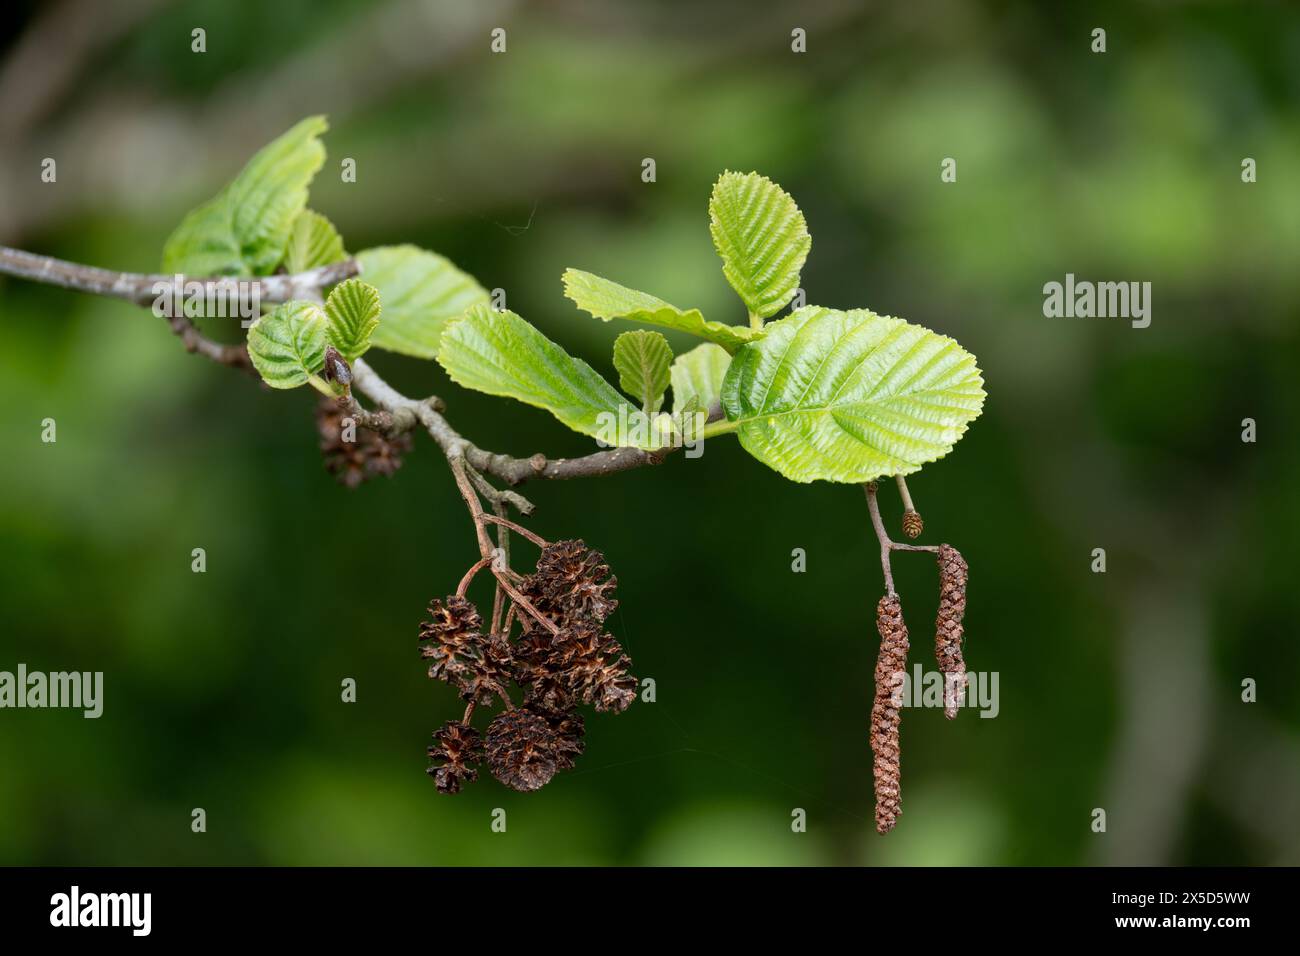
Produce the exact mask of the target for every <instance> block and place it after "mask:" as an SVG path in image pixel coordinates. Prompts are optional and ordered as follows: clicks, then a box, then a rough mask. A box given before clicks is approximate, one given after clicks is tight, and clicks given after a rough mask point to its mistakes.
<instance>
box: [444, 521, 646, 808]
mask: <svg viewBox="0 0 1300 956" xmlns="http://www.w3.org/2000/svg"><path fill="white" fill-rule="evenodd" d="M616 586H617V580H616V579H615V578H614V577H613V576H612V575H611V573H610V569H609V566H608V565H607V564H606V563H605V559H604V557H603V556H602V555H601V553H600V552H599V551H593V550H591V549H590V548H588V547H587V546H586V545H585V544H584V543H583V542H582V541H556V542H554V543H548V544H544V546H543V547H542V553H541V557H540V558H539V559H538V561H537V570H536V572H534V573H533V574H529V575H527V576H525V577H523V578H520V579H519V584H518V592H519V594H520V595H521V596H522V597H523V598H524V599H525V601H526V604H525V603H524V602H515V606H514V607H513V608H512V611H511V613H508V614H506V615H505V619H504V623H503V625H502V627H501V630H500V632H497V633H493V632H491V629H490V628H489V629H487V630H485V629H484V627H483V618H482V616H481V615H480V614H479V612H478V610H477V608H475V607H474V605H473V604H472V603H470V601H469V600H467V599H466V598H465V597H464V595H463V594H453V595H451V596H450V597H447V598H443V599H435V600H434V601H432V602H431V603H430V604H429V617H428V619H427V620H426V621H425V622H424V623H423V624H421V625H420V642H421V646H420V654H421V656H422V657H423V658H425V659H426V660H428V661H429V677H430V678H433V679H435V680H441V681H446V682H447V683H448V684H451V685H453V686H454V687H456V688H457V689H458V690H459V691H460V696H461V697H462V698H463V699H464V700H465V701H466V702H467V707H466V711H465V716H464V717H463V718H462V719H461V720H453V721H448V722H447V723H446V724H444V725H443V726H442V727H441V728H439V729H438V730H437V731H435V732H434V735H433V737H434V743H433V745H432V746H430V747H429V756H430V757H431V758H432V759H433V764H432V765H431V766H430V767H429V771H428V772H429V775H430V776H431V777H433V779H434V782H435V783H436V784H437V787H438V791H439V792H440V793H458V792H459V791H460V789H461V787H462V785H464V784H466V783H472V782H473V781H474V780H476V779H478V768H479V766H480V765H482V764H486V765H487V768H488V770H489V771H491V773H492V776H494V777H496V778H497V780H499V781H501V783H503V784H505V785H506V786H507V787H510V788H511V789H513V790H520V791H531V790H537V789H538V788H540V787H543V786H545V785H546V784H547V783H549V782H550V780H551V778H552V777H554V776H555V774H556V773H558V772H559V771H561V770H568V769H570V768H572V767H573V766H574V761H575V760H576V759H577V758H578V756H580V755H581V754H582V752H583V748H584V744H583V739H582V738H583V733H584V723H583V717H582V714H580V713H579V712H578V710H577V708H578V706H579V705H580V704H587V705H590V706H592V707H594V708H595V709H596V710H597V711H614V712H616V713H617V712H622V711H624V710H626V709H627V708H628V706H629V705H630V704H631V703H632V701H633V699H635V697H636V690H637V681H636V678H635V677H633V676H632V675H631V674H630V673H629V671H628V668H629V667H630V666H631V661H630V660H628V657H627V655H626V654H625V653H623V649H622V647H621V646H620V645H619V644H618V642H617V641H615V640H614V638H613V637H611V636H610V635H609V634H608V633H606V632H605V629H604V622H605V620H606V618H608V617H609V615H610V614H612V613H613V611H614V609H615V608H616V607H618V602H617V601H616V600H615V599H614V590H615V588H616ZM516 620H518V622H519V624H520V626H521V633H520V634H519V636H518V637H517V638H515V639H512V637H511V631H512V630H513V629H514V628H513V623H514V622H515V621H516ZM511 685H514V686H515V687H516V689H518V690H522V692H523V699H522V703H521V704H519V705H516V704H515V703H514V701H513V700H512V698H511V696H510V686H511ZM496 703H500V704H501V705H502V706H503V707H504V708H505V709H504V712H503V713H501V714H499V715H498V716H497V717H496V718H495V719H493V720H492V722H491V723H490V724H489V725H488V728H487V731H486V733H485V734H480V733H479V731H478V730H476V729H475V728H474V727H473V726H472V725H471V724H470V719H471V717H472V716H473V713H474V711H475V709H476V708H481V707H488V706H492V705H494V704H496Z"/></svg>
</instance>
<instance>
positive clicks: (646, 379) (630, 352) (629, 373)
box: [614, 329, 673, 414]
mask: <svg viewBox="0 0 1300 956" xmlns="http://www.w3.org/2000/svg"><path fill="white" fill-rule="evenodd" d="M672 363H673V350H672V349H671V348H669V346H668V340H667V339H666V338H664V337H663V336H662V335H660V334H659V333H658V332H650V331H647V330H645V329H637V330H636V331H635V332H624V333H623V334H622V335H620V336H619V337H618V338H616V339H615V340H614V368H616V369H617V370H618V384H619V387H621V388H622V389H623V391H625V392H627V393H628V394H629V395H631V396H632V397H633V398H635V399H636V400H637V401H639V402H640V403H641V410H642V411H644V412H646V413H647V414H648V413H652V412H657V411H659V408H660V407H661V406H662V405H663V403H664V392H665V391H667V390H668V380H669V379H668V368H669V366H671V365H672Z"/></svg>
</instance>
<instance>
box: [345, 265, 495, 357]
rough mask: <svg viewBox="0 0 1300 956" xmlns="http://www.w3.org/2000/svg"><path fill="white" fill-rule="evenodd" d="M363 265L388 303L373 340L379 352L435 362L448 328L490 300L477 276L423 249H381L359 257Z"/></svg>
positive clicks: (368, 278)
mask: <svg viewBox="0 0 1300 956" xmlns="http://www.w3.org/2000/svg"><path fill="white" fill-rule="evenodd" d="M357 261H358V262H359V263H360V264H361V275H362V276H363V277H364V278H365V280H366V281H367V282H369V283H370V284H371V285H373V286H374V287H375V288H376V289H378V290H379V295H380V297H381V299H382V301H383V303H384V321H383V322H382V323H381V324H380V326H379V328H377V329H376V330H375V334H374V336H373V338H372V340H371V344H373V345H374V346H375V347H376V348H381V349H387V350H388V351H390V352H400V353H402V354H403V355H414V356H415V357H416V358H433V357H434V356H435V355H437V354H438V338H439V336H440V335H441V334H442V330H443V327H444V326H445V325H446V324H447V323H448V322H449V321H450V320H452V319H454V318H456V317H457V316H459V315H461V314H462V313H463V312H464V311H465V310H466V309H468V308H469V307H470V306H473V305H477V304H478V303H486V302H487V301H488V300H489V296H488V294H487V291H486V290H484V289H483V287H482V286H480V285H479V284H478V283H477V282H476V281H474V277H473V276H470V275H467V274H466V273H464V272H461V271H460V270H459V269H457V268H456V267H455V266H454V265H452V264H451V263H450V262H448V261H447V260H446V259H444V258H443V257H442V256H439V255H435V254H434V253H432V252H426V251H425V250H423V249H420V248H419V247H417V246H409V245H408V246H378V247H376V248H374V249H366V250H364V251H362V252H359V253H357Z"/></svg>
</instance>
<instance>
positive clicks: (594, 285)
mask: <svg viewBox="0 0 1300 956" xmlns="http://www.w3.org/2000/svg"><path fill="white" fill-rule="evenodd" d="M564 294H565V295H566V296H568V297H569V298H570V299H572V300H573V302H574V304H575V305H577V307H578V308H580V309H582V310H583V311H584V312H590V313H591V314H592V315H593V316H595V317H596V318H598V319H603V320H604V321H606V322H608V321H609V320H610V319H627V320H629V321H632V322H646V323H649V324H650V325H659V326H663V327H664V328H669V329H677V330H679V331H681V332H689V333H690V334H691V335H697V336H699V337H700V338H702V339H708V340H709V341H710V342H716V343H718V344H719V345H721V346H722V347H723V348H725V349H726V350H727V351H728V352H734V351H735V350H736V349H738V348H740V346H742V345H744V344H745V343H746V342H749V341H750V340H752V339H754V338H755V337H757V336H758V335H761V334H762V333H761V332H755V330H753V329H751V328H748V327H747V326H743V325H724V324H723V323H721V322H709V321H707V320H706V319H705V318H704V316H703V315H702V314H701V313H700V310H699V309H690V310H687V311H683V310H682V309H679V308H677V306H675V305H669V304H668V303H667V302H665V301H663V300H662V299H657V298H655V297H654V296H652V295H650V294H649V293H646V292H638V291H637V290H636V289H629V288H628V287H627V286H623V285H619V284H618V283H617V282H611V281H610V280H609V279H602V278H601V277H600V276H598V275H592V274H591V273H590V272H583V271H582V270H580V269H566V270H565V271H564Z"/></svg>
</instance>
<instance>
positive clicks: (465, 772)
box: [428, 720, 483, 793]
mask: <svg viewBox="0 0 1300 956" xmlns="http://www.w3.org/2000/svg"><path fill="white" fill-rule="evenodd" d="M433 739H434V740H435V741H437V743H435V744H433V745H431V746H430V747H429V756H430V757H431V758H432V759H434V760H437V761H441V762H440V763H437V764H434V765H433V766H431V767H430V768H429V770H428V774H429V776H431V777H432V778H433V780H434V783H436V784H437V785H438V792H439V793H459V792H460V788H461V785H462V784H465V783H473V782H474V781H475V780H477V779H478V771H477V770H476V769H474V765H475V764H477V763H480V762H481V761H482V760H483V738H482V737H481V736H479V732H478V731H477V730H475V729H474V728H473V727H471V726H470V725H469V724H465V723H461V722H460V721H457V720H449V721H448V722H447V723H445V724H443V725H442V726H441V727H440V728H438V729H437V730H435V731H434V732H433Z"/></svg>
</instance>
